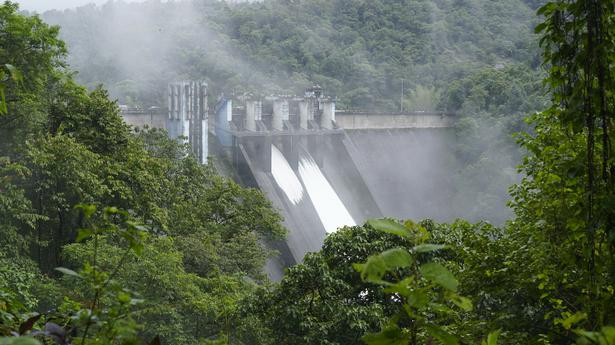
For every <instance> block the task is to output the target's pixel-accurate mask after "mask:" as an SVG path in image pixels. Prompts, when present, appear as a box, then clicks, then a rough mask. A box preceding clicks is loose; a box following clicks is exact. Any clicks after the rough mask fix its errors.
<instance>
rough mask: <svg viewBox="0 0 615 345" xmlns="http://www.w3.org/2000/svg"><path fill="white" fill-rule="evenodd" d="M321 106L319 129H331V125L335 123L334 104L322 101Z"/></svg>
mask: <svg viewBox="0 0 615 345" xmlns="http://www.w3.org/2000/svg"><path fill="white" fill-rule="evenodd" d="M321 104H322V117H321V118H320V127H321V128H322V129H333V123H334V122H335V102H332V101H323V102H322V103H321Z"/></svg>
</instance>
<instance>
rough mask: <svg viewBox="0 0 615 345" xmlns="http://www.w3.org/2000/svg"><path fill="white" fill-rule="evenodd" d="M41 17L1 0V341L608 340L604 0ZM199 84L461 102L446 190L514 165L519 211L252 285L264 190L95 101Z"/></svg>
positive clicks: (614, 284) (609, 108)
mask: <svg viewBox="0 0 615 345" xmlns="http://www.w3.org/2000/svg"><path fill="white" fill-rule="evenodd" d="M535 11H538V15H534V12H535ZM135 12H139V13H143V14H144V15H143V16H137V17H134V15H135ZM44 19H45V20H46V21H49V22H51V23H54V24H59V25H60V27H58V26H50V25H48V24H46V23H45V22H44V21H43V19H41V18H40V17H38V16H36V15H34V16H32V15H29V14H23V13H19V11H18V8H17V5H15V4H12V3H10V2H6V3H4V4H3V5H1V6H0V96H1V99H0V344H28V345H30V344H31V345H36V344H340V345H341V344H361V343H367V344H373V345H378V344H399V345H402V344H413V345H414V344H436V343H439V344H447V345H448V344H481V343H484V344H488V345H493V344H573V343H578V344H604V345H607V344H615V301H614V300H613V299H614V297H613V296H614V294H615V228H614V226H615V225H614V224H615V223H614V219H615V218H614V217H615V213H614V212H615V205H614V202H615V195H614V193H615V162H614V158H613V155H612V153H613V151H614V149H613V147H614V146H613V144H614V142H613V141H614V140H615V139H613V138H614V137H613V135H611V134H612V133H611V129H612V128H613V125H614V124H613V119H612V118H611V116H610V115H611V114H612V113H613V110H615V101H614V99H615V98H614V97H613V96H614V91H615V85H614V84H613V83H614V81H615V78H614V77H615V71H614V70H613V65H614V61H615V60H614V59H615V36H614V35H615V33H614V23H615V4H613V3H612V1H609V0H576V1H572V0H560V1H553V2H548V3H546V4H545V3H544V2H543V1H516V0H515V1H504V0H501V1H491V0H433V1H427V0H399V1H360V0H353V1H351V0H334V1H324V0H321V1H320V0H298V1H288V0H286V1H282V0H271V1H264V2H262V3H253V4H242V5H235V6H229V5H227V4H225V3H222V2H217V1H201V2H195V3H194V4H192V3H184V2H177V3H174V2H170V3H163V2H159V1H150V2H146V3H145V4H140V5H136V4H125V3H122V2H119V3H115V4H112V3H110V4H107V5H104V6H102V7H100V8H96V7H94V6H89V7H83V8H80V9H78V10H76V11H74V12H71V11H68V12H48V13H46V14H45V15H44ZM121 20H133V22H132V25H134V26H135V27H137V28H140V29H141V30H143V31H144V32H143V33H141V34H138V31H137V32H136V33H135V32H134V31H133V34H132V36H131V34H129V33H126V32H123V31H122V30H123V28H125V26H122V25H115V24H118V23H122V22H121ZM534 27H536V34H534V31H533V30H534ZM120 36H123V39H122V40H119V39H118V37H120ZM60 37H63V38H64V39H66V41H67V42H68V48H70V49H71V50H73V52H72V53H71V54H70V55H69V53H68V49H67V44H66V43H64V41H63V40H62V39H61V38H60ZM539 42H541V46H540V48H539ZM115 44H117V45H120V46H119V48H120V49H117V48H118V47H115V48H114V49H105V47H107V48H109V47H111V46H110V45H115ZM118 51H119V52H124V53H126V54H120V55H118V56H110V55H109V52H118ZM67 61H68V62H67ZM74 69H76V70H79V71H80V73H79V74H77V75H76V76H75V74H74V72H73V70H74ZM195 75H196V76H202V77H203V78H207V79H208V81H209V82H210V84H211V85H212V88H214V89H217V90H220V91H226V92H232V90H233V89H235V90H238V89H240V88H244V89H245V90H250V89H251V88H256V87H257V86H258V85H266V86H267V88H266V90H267V91H266V92H269V91H275V90H289V89H294V90H297V91H300V89H301V88H303V87H304V86H307V85H309V84H310V83H312V82H317V83H320V84H322V85H323V86H325V87H326V88H327V89H328V90H332V92H335V93H336V94H337V96H338V97H339V99H340V104H341V105H344V106H347V107H349V108H364V107H366V108H369V107H379V108H382V109H387V110H389V111H395V110H397V109H398V108H400V107H401V105H400V104H399V103H396V102H398V100H399V99H400V97H399V91H398V90H399V87H400V83H401V80H402V79H404V80H405V81H406V83H407V85H408V88H409V91H408V94H407V102H408V103H407V104H405V108H406V109H414V110H432V109H442V110H454V111H457V112H460V113H462V116H461V118H460V120H459V124H458V126H457V128H456V131H455V132H456V135H457V136H458V150H459V153H458V158H459V159H463V160H465V161H466V163H467V166H468V169H466V170H464V171H461V172H459V174H458V177H457V178H459V181H460V185H461V186H465V188H467V189H468V191H467V194H463V192H464V188H460V190H461V192H462V193H461V194H460V197H463V198H465V200H471V201H473V203H476V204H479V205H481V201H484V200H487V201H484V202H485V204H487V203H488V200H489V195H496V194H497V193H496V192H489V189H491V188H492V189H495V190H501V189H507V188H509V184H508V183H507V182H511V183H512V182H514V181H516V180H517V178H516V175H515V174H516V173H512V174H511V173H509V172H505V174H504V176H508V175H515V176H512V177H511V176H509V177H508V178H504V177H502V175H498V174H496V173H495V171H497V170H502V169H504V170H505V169H510V168H511V164H515V163H514V162H515V161H516V160H517V158H519V159H521V157H522V160H521V165H520V167H519V170H518V173H519V174H520V175H521V177H522V179H521V180H518V183H515V184H513V185H512V187H510V195H511V199H510V206H511V209H512V211H513V212H514V214H513V215H511V217H510V219H509V220H508V221H507V222H503V223H502V225H501V226H499V225H498V226H495V225H492V224H490V223H488V222H476V223H471V222H468V221H465V220H457V221H454V222H452V223H437V222H434V221H431V220H422V221H416V222H413V221H409V220H408V221H398V220H393V219H383V220H372V221H369V222H367V223H366V224H364V225H361V226H353V227H346V228H343V229H340V230H339V231H338V232H336V233H334V234H331V235H330V236H329V237H327V239H326V240H325V244H324V246H323V248H322V250H321V251H320V252H317V253H311V254H308V256H307V257H306V258H305V260H304V262H303V263H302V264H299V265H296V266H294V267H290V268H288V269H287V271H286V274H285V276H284V278H283V279H282V281H281V282H279V283H274V282H270V281H268V280H267V278H266V275H265V274H264V272H263V267H264V266H265V262H266V260H267V258H268V257H270V256H272V255H276V253H275V252H272V251H270V250H267V249H265V248H264V247H263V246H262V243H263V242H264V241H268V240H275V239H281V238H283V237H284V235H285V232H286V230H285V229H284V228H283V227H282V225H281V217H280V216H279V215H278V213H277V211H276V210H274V209H273V207H272V206H271V204H270V203H269V201H268V200H267V199H266V198H265V197H264V196H263V195H262V194H261V192H259V191H256V190H252V189H245V188H242V187H241V186H239V185H237V184H235V183H234V182H232V181H230V180H228V179H226V178H224V177H221V176H219V175H217V173H216V171H215V170H214V168H213V167H212V166H211V165H206V166H201V165H199V164H198V163H197V161H196V160H195V159H194V157H193V156H191V154H190V153H189V152H190V151H189V149H188V148H187V147H185V146H183V145H181V144H180V143H178V142H176V141H173V140H170V139H168V138H167V135H166V133H164V132H162V131H158V130H136V129H133V128H130V127H128V126H127V125H125V124H124V123H123V121H122V119H121V117H120V116H119V107H118V103H117V102H115V101H113V100H112V99H113V98H115V97H119V96H120V95H121V97H120V102H121V103H130V102H132V103H133V104H134V105H139V104H140V105H144V106H146V105H155V104H158V103H157V102H159V100H160V99H162V96H161V92H163V90H164V88H160V85H163V84H164V83H166V81H168V80H173V79H176V78H181V77H186V76H191V77H194V76H195ZM543 80H544V81H543ZM79 82H80V83H83V84H86V86H89V87H91V89H88V88H87V87H86V86H81V85H80V84H79ZM99 83H103V84H104V85H106V86H108V87H109V88H110V89H111V92H112V96H111V97H110V95H109V93H108V92H107V91H106V90H105V89H104V88H102V87H97V86H96V85H97V84H99ZM542 85H544V86H545V87H544V88H543V87H542ZM536 111H540V112H536ZM487 129H491V130H489V131H487ZM513 132H520V133H519V134H517V135H516V138H517V139H516V140H517V142H518V144H519V145H520V148H516V147H514V146H512V142H513V139H511V138H510V134H512V133H513ZM496 158H497V159H496ZM478 171H480V172H481V174H479V175H481V176H494V177H492V178H491V179H490V180H489V181H484V180H472V178H471V176H472V175H475V174H476V172H478ZM506 174H508V175H506ZM462 182H463V184H462ZM472 183H476V184H480V185H481V186H482V187H483V189H484V190H485V193H486V194H487V196H486V197H485V196H479V195H476V194H475V192H471V190H474V189H472V188H470V187H468V186H469V185H471V184H472ZM481 198H482V199H481ZM484 198H487V199H484ZM469 203H472V202H469ZM468 211H469V212H471V211H472V210H471V209H469V210H468ZM473 216H474V215H472V214H469V215H468V218H469V219H473Z"/></svg>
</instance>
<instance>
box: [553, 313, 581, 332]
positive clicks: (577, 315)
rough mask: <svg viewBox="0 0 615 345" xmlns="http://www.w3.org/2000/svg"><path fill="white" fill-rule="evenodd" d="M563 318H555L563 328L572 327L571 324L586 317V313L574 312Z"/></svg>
mask: <svg viewBox="0 0 615 345" xmlns="http://www.w3.org/2000/svg"><path fill="white" fill-rule="evenodd" d="M566 316H567V317H566V318H565V319H559V320H557V323H559V324H561V325H562V327H564V328H565V329H570V328H572V326H573V325H575V324H577V323H579V322H581V321H583V320H585V319H587V314H586V313H583V312H576V313H574V314H572V315H566Z"/></svg>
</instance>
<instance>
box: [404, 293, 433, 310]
mask: <svg viewBox="0 0 615 345" xmlns="http://www.w3.org/2000/svg"><path fill="white" fill-rule="evenodd" d="M407 300H408V305H410V306H411V307H414V308H416V309H421V308H423V307H424V306H426V305H427V303H429V295H428V294H427V292H426V291H424V290H422V289H417V290H414V291H412V292H410V293H409V294H408V298H407Z"/></svg>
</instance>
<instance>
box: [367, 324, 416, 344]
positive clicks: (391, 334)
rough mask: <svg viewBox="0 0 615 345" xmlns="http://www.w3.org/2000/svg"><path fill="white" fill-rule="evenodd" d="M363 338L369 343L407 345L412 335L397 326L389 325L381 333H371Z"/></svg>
mask: <svg viewBox="0 0 615 345" xmlns="http://www.w3.org/2000/svg"><path fill="white" fill-rule="evenodd" d="M362 339H363V341H364V342H365V343H366V344H368V345H407V344H408V342H409V341H410V335H409V334H405V333H404V332H403V331H402V330H401V329H400V328H399V327H397V326H389V327H386V328H384V329H383V330H382V331H380V332H379V333H369V334H367V335H365V336H363V338H362Z"/></svg>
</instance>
